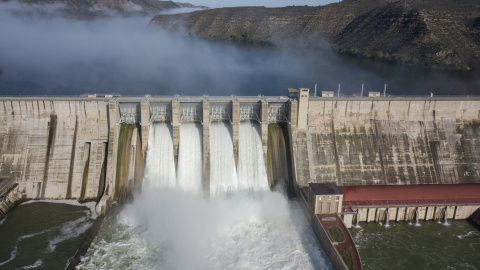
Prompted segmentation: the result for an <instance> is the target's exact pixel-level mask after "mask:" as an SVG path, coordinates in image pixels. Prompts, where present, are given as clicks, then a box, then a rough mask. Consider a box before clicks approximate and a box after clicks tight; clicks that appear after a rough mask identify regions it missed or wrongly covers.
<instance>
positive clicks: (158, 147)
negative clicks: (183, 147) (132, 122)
mask: <svg viewBox="0 0 480 270" xmlns="http://www.w3.org/2000/svg"><path fill="white" fill-rule="evenodd" d="M148 136H149V137H148V150H147V157H148V158H147V162H146V165H145V179H144V181H143V184H144V187H162V188H174V187H175V186H176V181H175V180H176V175H175V160H174V155H173V140H172V126H171V125H170V124H167V123H157V124H153V125H151V127H150V132H149V135H148Z"/></svg>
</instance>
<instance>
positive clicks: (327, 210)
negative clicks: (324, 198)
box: [327, 203, 332, 213]
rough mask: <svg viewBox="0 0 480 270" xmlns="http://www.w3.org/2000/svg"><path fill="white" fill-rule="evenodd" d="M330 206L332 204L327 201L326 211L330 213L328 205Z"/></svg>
mask: <svg viewBox="0 0 480 270" xmlns="http://www.w3.org/2000/svg"><path fill="white" fill-rule="evenodd" d="M331 206H332V204H331V203H327V213H330V212H331V210H330V207H331Z"/></svg>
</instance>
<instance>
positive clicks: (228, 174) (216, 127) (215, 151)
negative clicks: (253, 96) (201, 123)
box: [210, 122, 238, 196]
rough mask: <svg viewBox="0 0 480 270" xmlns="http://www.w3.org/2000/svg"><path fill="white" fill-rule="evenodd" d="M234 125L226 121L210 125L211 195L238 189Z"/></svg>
mask: <svg viewBox="0 0 480 270" xmlns="http://www.w3.org/2000/svg"><path fill="white" fill-rule="evenodd" d="M231 132H232V127H231V125H228V124H227V123H224V122H214V123H212V124H211V125H210V195H211V196H215V195H217V194H227V193H231V192H235V191H236V190H237V189H238V177H237V171H236V169H235V158H234V156H233V142H232V136H231Z"/></svg>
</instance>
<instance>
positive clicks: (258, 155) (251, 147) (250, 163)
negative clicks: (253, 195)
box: [238, 121, 268, 190]
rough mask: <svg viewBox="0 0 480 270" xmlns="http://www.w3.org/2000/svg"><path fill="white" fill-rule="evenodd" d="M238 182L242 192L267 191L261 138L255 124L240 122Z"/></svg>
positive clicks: (258, 128)
mask: <svg viewBox="0 0 480 270" xmlns="http://www.w3.org/2000/svg"><path fill="white" fill-rule="evenodd" d="M238 144H239V150H238V182H239V188H240V189H243V190H267V189H268V179H267V172H266V170H265V162H264V160H263V149H262V138H261V136H260V127H259V126H258V124H257V123H253V122H250V121H242V122H241V123H240V130H239V139H238Z"/></svg>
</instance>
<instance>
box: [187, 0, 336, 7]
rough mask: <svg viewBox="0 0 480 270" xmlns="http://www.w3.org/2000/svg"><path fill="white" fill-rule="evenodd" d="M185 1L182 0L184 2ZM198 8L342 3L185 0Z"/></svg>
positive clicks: (318, 0)
mask: <svg viewBox="0 0 480 270" xmlns="http://www.w3.org/2000/svg"><path fill="white" fill-rule="evenodd" d="M182 1H183V0H180V2H182ZM184 2H188V3H191V4H193V5H198V6H207V7H212V8H216V7H235V6H265V7H284V6H303V5H308V6H321V5H326V4H330V3H336V2H340V1H335V0H241V1H238V0H184Z"/></svg>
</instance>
